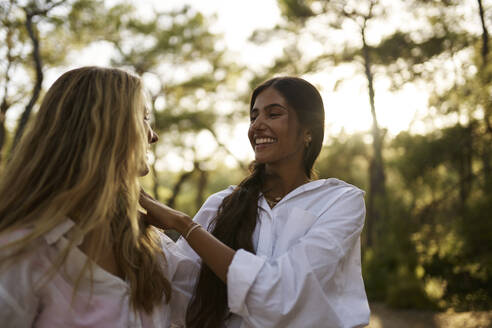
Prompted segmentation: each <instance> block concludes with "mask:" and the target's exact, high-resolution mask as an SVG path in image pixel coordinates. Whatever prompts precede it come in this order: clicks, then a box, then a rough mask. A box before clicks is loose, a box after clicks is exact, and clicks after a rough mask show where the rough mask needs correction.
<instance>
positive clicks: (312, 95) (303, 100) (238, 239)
mask: <svg viewBox="0 0 492 328" xmlns="http://www.w3.org/2000/svg"><path fill="white" fill-rule="evenodd" d="M268 88H274V89H275V90H276V91H278V92H279V93H280V94H281V95H282V96H283V97H284V99H285V100H286V101H287V103H288V104H289V106H290V107H291V108H293V109H294V111H295V112H296V114H297V119H298V121H299V123H300V125H301V126H302V127H305V128H307V129H308V130H309V131H310V132H311V139H312V141H311V143H310V144H309V146H308V147H307V148H306V150H305V153H304V170H305V173H306V175H307V176H308V177H309V178H311V177H312V175H313V171H312V168H313V165H314V161H315V160H316V158H317V157H318V155H319V152H320V151H321V146H322V143H323V136H324V121H325V113H324V108H323V101H322V99H321V96H320V94H319V92H318V90H316V88H315V87H314V86H313V85H312V84H310V83H309V82H307V81H305V80H303V79H300V78H297V77H277V78H273V79H271V80H268V81H266V82H264V83H262V84H261V85H260V86H258V87H257V88H256V89H255V90H254V91H253V94H252V95H251V102H250V109H252V107H253V105H254V103H255V100H256V98H257V97H258V95H259V94H260V93H261V92H263V91H264V90H266V89H268ZM250 172H251V173H250V175H249V176H248V177H246V178H245V179H244V180H243V181H241V183H240V184H239V185H238V186H237V187H236V188H235V189H234V191H233V192H232V193H231V194H230V195H228V196H227V197H225V198H224V200H223V201H222V204H221V205H220V206H219V209H218V212H217V216H216V217H215V218H214V219H213V220H212V222H211V224H210V227H212V229H213V230H212V234H213V235H214V236H215V237H216V238H218V239H219V240H221V241H222V242H223V243H225V244H226V245H227V246H229V247H231V248H232V249H234V250H238V249H244V250H246V251H249V252H252V253H254V252H255V250H254V248H253V239H252V236H253V232H254V230H255V227H256V220H257V216H258V215H257V214H258V198H259V195H260V191H261V188H262V186H263V182H264V176H265V165H264V164H258V163H255V162H253V163H252V164H251V165H250ZM228 316H229V311H228V308H227V287H226V285H225V284H224V283H223V282H222V281H221V280H220V279H219V278H217V276H216V275H215V274H214V273H213V272H212V271H211V270H210V269H209V268H208V267H207V266H206V265H202V267H201V271H200V276H199V279H198V283H197V285H196V287H195V292H194V295H193V298H192V300H191V302H190V305H189V307H188V312H187V314H186V325H187V327H203V328H217V327H222V326H223V325H224V320H226V319H227V318H228Z"/></svg>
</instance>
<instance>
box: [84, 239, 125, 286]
mask: <svg viewBox="0 0 492 328" xmlns="http://www.w3.org/2000/svg"><path fill="white" fill-rule="evenodd" d="M98 234H100V231H98V229H94V230H93V231H91V232H89V233H88V234H87V235H86V236H84V240H83V242H82V243H81V244H80V245H79V249H80V250H81V251H82V252H83V253H84V254H85V255H86V256H87V257H88V258H90V259H91V260H92V261H94V262H95V263H96V264H97V265H98V266H100V267H101V268H102V269H104V270H105V271H107V272H109V273H111V274H112V275H114V276H117V277H120V278H122V279H123V278H124V277H123V274H122V272H121V270H120V268H119V266H118V264H117V263H116V258H115V254H114V251H113V247H112V245H111V242H110V241H106V242H105V243H104V244H103V245H101V247H100V249H99V254H97V256H96V254H93V252H94V251H97V250H95V246H96V245H95V243H96V242H97V239H98V238H97V237H98Z"/></svg>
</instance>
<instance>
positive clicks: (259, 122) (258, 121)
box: [250, 115, 265, 130]
mask: <svg viewBox="0 0 492 328" xmlns="http://www.w3.org/2000/svg"><path fill="white" fill-rule="evenodd" d="M264 123H265V122H264V121H263V118H262V117H261V115H258V116H257V117H256V118H255V119H254V121H252V122H251V124H250V125H251V129H256V130H257V129H261V128H262V127H263V126H264Z"/></svg>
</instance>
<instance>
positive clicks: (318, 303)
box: [227, 188, 369, 327]
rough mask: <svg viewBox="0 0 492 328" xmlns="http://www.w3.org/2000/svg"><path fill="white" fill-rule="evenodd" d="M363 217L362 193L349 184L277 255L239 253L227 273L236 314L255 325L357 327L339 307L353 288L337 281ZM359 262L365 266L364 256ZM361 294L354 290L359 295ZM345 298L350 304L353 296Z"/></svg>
mask: <svg viewBox="0 0 492 328" xmlns="http://www.w3.org/2000/svg"><path fill="white" fill-rule="evenodd" d="M364 217H365V205H364V199H363V192H362V191H361V190H359V189H356V188H345V189H344V191H343V193H341V194H340V196H339V197H338V198H337V199H336V201H334V202H333V203H332V205H331V206H329V207H328V209H327V210H326V211H324V212H323V213H322V214H321V215H320V216H319V217H318V218H317V220H316V222H315V223H314V225H313V226H312V227H311V229H310V230H309V231H308V232H307V233H306V234H305V235H304V236H303V237H302V238H300V240H299V241H298V242H297V243H295V244H294V245H292V246H291V247H290V248H289V249H288V250H287V251H286V252H285V253H283V254H281V255H280V256H279V257H277V258H276V259H272V260H265V259H263V258H261V257H259V256H256V255H254V254H252V253H250V252H247V251H244V250H239V251H237V252H236V254H235V256H234V258H233V261H232V263H231V265H230V266H229V270H228V274H227V291H228V304H229V308H230V310H231V312H233V313H236V314H238V315H240V316H241V317H242V318H243V320H245V321H246V323H247V325H248V326H251V327H287V326H289V327H318V326H319V324H320V323H323V325H324V326H326V327H355V326H358V325H352V324H351V323H349V321H347V320H345V319H344V318H345V317H347V313H343V311H347V310H346V307H345V308H343V307H340V306H339V302H340V300H341V299H342V298H341V297H340V294H341V293H348V294H350V293H351V292H354V291H350V290H348V289H347V288H345V286H344V284H345V282H344V281H337V277H338V276H339V275H336V273H337V271H339V270H343V266H344V265H345V264H344V261H345V260H346V258H347V255H348V254H350V253H351V252H352V250H353V249H354V248H355V247H357V246H358V245H359V236H360V233H361V230H362V227H363V223H364ZM299 220H302V218H301V217H300V218H299ZM358 265H359V269H360V259H359V263H358ZM359 276H360V273H359ZM360 279H362V277H360ZM362 288H363V287H362ZM359 296H360V294H357V293H355V292H354V297H355V298H357V297H359ZM364 297H365V293H364ZM343 299H344V301H346V302H347V301H349V302H350V297H349V298H345V296H344V298H343ZM357 304H358V303H357V302H354V306H355V307H357V306H358V305H357ZM353 311H354V312H353V313H351V314H350V315H352V314H353V315H355V316H357V315H358V314H357V313H360V316H361V318H362V317H366V316H367V317H368V315H369V312H368V308H367V309H365V308H363V306H362V307H361V308H359V309H353ZM356 321H357V320H355V321H352V322H356ZM364 321H366V320H365V319H361V320H359V322H364Z"/></svg>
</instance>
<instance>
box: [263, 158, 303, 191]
mask: <svg viewBox="0 0 492 328" xmlns="http://www.w3.org/2000/svg"><path fill="white" fill-rule="evenodd" d="M265 173H266V177H265V183H264V188H263V193H265V195H266V196H267V197H269V198H276V199H278V198H279V197H280V198H283V197H284V196H285V195H287V194H288V193H289V192H291V191H292V190H294V189H296V188H297V187H299V186H301V185H303V184H305V183H306V182H308V181H309V178H308V177H307V175H306V174H305V172H304V170H303V169H296V170H292V168H288V169H284V170H282V169H280V168H274V167H271V166H268V165H267V166H266V170H265Z"/></svg>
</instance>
